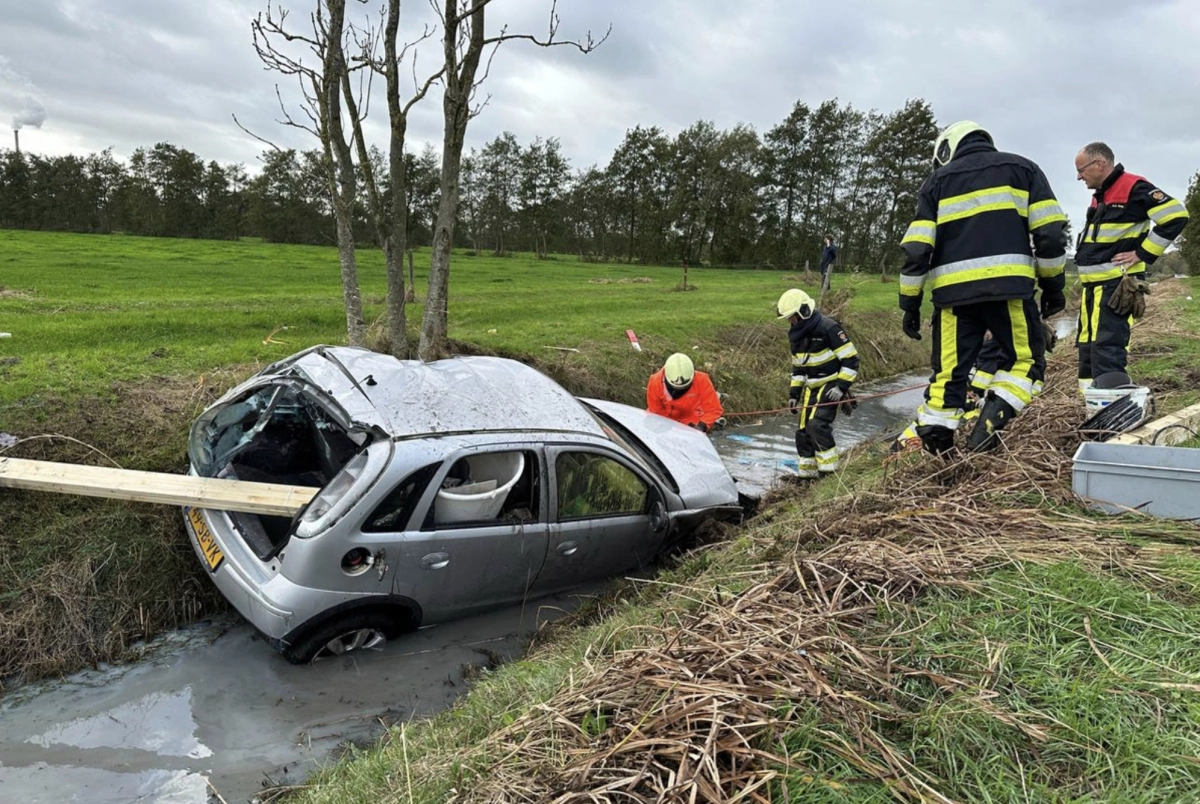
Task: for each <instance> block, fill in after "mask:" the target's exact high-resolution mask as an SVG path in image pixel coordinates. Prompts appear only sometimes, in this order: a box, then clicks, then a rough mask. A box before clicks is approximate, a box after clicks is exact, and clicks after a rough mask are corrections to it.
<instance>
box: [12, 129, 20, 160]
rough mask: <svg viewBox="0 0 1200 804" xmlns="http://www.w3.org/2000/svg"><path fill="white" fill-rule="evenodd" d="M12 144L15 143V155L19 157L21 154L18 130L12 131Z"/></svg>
mask: <svg viewBox="0 0 1200 804" xmlns="http://www.w3.org/2000/svg"><path fill="white" fill-rule="evenodd" d="M13 142H14V143H16V146H17V155H18V156H19V155H20V154H21V130H20V129H19V128H14V129H13Z"/></svg>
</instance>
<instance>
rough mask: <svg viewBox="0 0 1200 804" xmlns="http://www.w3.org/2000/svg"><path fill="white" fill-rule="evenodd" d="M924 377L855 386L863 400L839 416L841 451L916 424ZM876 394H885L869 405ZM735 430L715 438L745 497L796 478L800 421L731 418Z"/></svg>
mask: <svg viewBox="0 0 1200 804" xmlns="http://www.w3.org/2000/svg"><path fill="white" fill-rule="evenodd" d="M928 379H929V377H928V375H926V374H904V375H899V376H896V377H892V378H891V379H888V380H882V381H880V382H877V383H869V384H865V385H862V386H855V389H854V392H855V394H856V395H857V396H859V397H860V400H859V403H858V409H857V410H855V411H854V414H853V415H851V416H846V415H844V414H839V415H838V417H837V419H836V420H834V424H833V435H834V438H835V439H836V440H837V444H838V448H839V449H842V450H844V449H846V448H847V447H851V446H854V445H855V444H860V443H862V442H864V441H867V440H870V439H872V438H884V437H886V436H888V435H891V434H893V433H896V432H898V431H899V430H900V429H901V428H903V427H904V425H906V424H908V422H909V421H911V420H912V417H913V414H914V413H916V410H917V406H918V405H920V404H921V400H922V399H923V398H924V389H925V383H926V382H928ZM872 394H886V395H885V396H878V397H874V398H871V399H866V398H862V397H868V396H870V395H872ZM729 420H730V422H731V426H730V427H727V428H726V429H725V430H723V431H718V432H716V433H714V434H713V444H714V445H715V446H716V448H717V452H718V453H719V454H720V456H721V458H722V460H724V462H725V466H726V467H727V468H728V469H729V473H730V474H731V475H733V477H734V479H735V480H737V484H738V488H739V489H740V490H741V491H742V492H743V493H745V494H749V495H751V496H759V495H761V494H762V493H763V492H765V491H766V490H768V489H770V488H771V487H772V486H774V485H776V484H777V483H778V481H779V478H780V477H781V476H782V475H784V474H795V473H796V417H795V416H794V415H789V414H779V415H774V416H764V417H759V418H749V419H748V420H747V419H740V418H739V417H737V416H736V415H734V416H730V417H729Z"/></svg>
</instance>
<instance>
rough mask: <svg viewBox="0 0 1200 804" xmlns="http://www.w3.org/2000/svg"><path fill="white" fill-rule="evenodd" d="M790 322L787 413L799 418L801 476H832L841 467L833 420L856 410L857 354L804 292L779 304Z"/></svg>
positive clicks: (781, 313)
mask: <svg viewBox="0 0 1200 804" xmlns="http://www.w3.org/2000/svg"><path fill="white" fill-rule="evenodd" d="M775 312H776V313H777V314H778V315H779V317H780V318H781V319H784V318H785V319H787V321H788V323H789V324H790V325H791V328H790V329H789V330H788V342H789V344H790V346H791V354H792V380H791V385H790V387H789V388H788V409H789V410H790V411H792V412H793V413H797V414H798V415H799V419H798V421H797V425H796V454H797V455H798V458H797V463H796V476H797V477H800V478H805V479H813V478H818V477H820V476H822V475H827V474H829V473H830V472H833V471H835V470H836V469H837V468H838V453H837V444H836V443H835V442H834V440H833V420H834V418H835V417H836V416H837V411H838V408H839V407H846V409H847V410H848V411H849V410H851V409H852V406H853V404H854V403H853V401H852V399H853V397H852V396H851V394H850V386H851V385H853V384H854V380H855V379H857V378H858V350H857V349H855V348H854V344H853V343H852V342H851V341H850V338H849V336H847V335H846V330H844V329H842V325H841V324H839V323H838V322H837V321H834V320H833V319H832V318H830V317H829V316H823V315H821V314H820V313H819V312H817V305H816V303H815V302H814V301H813V300H812V297H811V296H809V295H808V294H807V293H805V292H804V291H803V290H797V289H795V288H793V289H792V290H788V291H784V294H783V295H782V296H780V297H779V301H778V302H777V303H776V305H775Z"/></svg>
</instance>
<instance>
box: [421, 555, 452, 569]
mask: <svg viewBox="0 0 1200 804" xmlns="http://www.w3.org/2000/svg"><path fill="white" fill-rule="evenodd" d="M449 563H450V554H449V553H430V554H429V555H427V556H425V557H424V558H422V559H421V569H428V570H435V569H443V568H444V567H446V566H447V565H448V564H449Z"/></svg>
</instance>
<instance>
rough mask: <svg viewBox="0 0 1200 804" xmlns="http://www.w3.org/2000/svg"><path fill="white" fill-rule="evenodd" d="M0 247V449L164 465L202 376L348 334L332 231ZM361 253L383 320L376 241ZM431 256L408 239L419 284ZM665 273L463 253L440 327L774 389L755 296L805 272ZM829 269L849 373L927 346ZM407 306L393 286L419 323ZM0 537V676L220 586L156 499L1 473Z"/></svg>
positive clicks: (582, 380) (47, 240) (764, 305)
mask: <svg viewBox="0 0 1200 804" xmlns="http://www.w3.org/2000/svg"><path fill="white" fill-rule="evenodd" d="M0 255H2V256H0V331H5V332H10V333H12V337H11V338H5V339H0V433H8V434H12V435H14V436H17V437H19V438H20V439H22V441H21V443H19V444H18V445H17V446H15V447H12V448H7V449H6V448H4V447H3V446H2V445H0V454H2V455H8V456H11V457H22V458H34V459H40V460H55V461H65V462H80V463H90V464H97V465H119V466H121V467H124V468H129V469H143V470H149V471H167V472H179V471H182V470H183V469H184V468H185V462H184V450H185V444H186V436H187V431H188V427H189V425H190V424H191V422H192V419H193V418H194V417H195V415H196V414H197V413H198V412H199V411H200V410H202V409H203V408H204V406H205V405H207V404H208V403H209V402H211V401H212V400H213V399H214V398H215V397H216V396H218V395H219V394H220V393H222V392H223V391H224V390H225V389H227V388H228V387H229V386H231V385H233V384H235V383H236V382H238V381H240V380H242V379H244V378H245V377H246V376H248V375H249V374H251V373H252V372H253V371H255V370H257V369H258V368H261V367H262V366H264V365H266V364H268V363H270V362H273V361H275V360H278V359H280V358H282V357H285V356H287V355H289V354H292V353H294V352H297V351H299V350H301V349H303V348H306V347H308V346H311V345H314V344H319V343H343V342H344V341H345V313H344V310H343V308H342V302H341V298H342V297H341V287H340V284H339V274H338V269H337V257H336V252H335V251H334V249H332V248H315V247H303V246H274V245H268V244H262V243H220V242H206V241H187V240H167V239H150V238H134V237H120V236H115V237H103V236H83V235H64V234H48V233H36V232H13V231H0ZM359 260H360V262H359V272H360V274H359V275H360V284H361V288H362V294H363V298H364V300H365V308H366V316H367V319H368V321H369V322H371V323H372V336H373V337H376V338H378V337H379V335H380V333H381V332H382V331H383V329H384V328H383V327H382V326H381V325H380V321H379V316H380V315H381V313H382V305H383V299H384V296H385V292H386V289H385V278H384V270H383V264H382V258H381V255H380V253H379V252H378V251H372V250H364V251H361V252H360V253H359ZM427 271H428V254H427V253H419V254H418V255H417V258H416V272H417V297H418V298H422V297H423V294H424V290H425V281H426V277H427ZM814 278H815V277H814ZM681 279H682V272H681V270H680V269H678V268H658V267H649V266H622V265H595V264H584V263H581V262H579V261H577V260H574V259H572V258H565V257H564V258H561V259H557V260H543V261H538V260H535V259H532V258H530V257H521V256H518V257H509V258H494V257H486V256H475V257H472V256H468V255H466V254H457V255H456V256H455V261H454V265H453V268H452V275H451V284H450V294H451V296H450V322H449V323H450V336H451V338H453V339H454V341H455V345H456V348H457V349H458V350H459V351H462V352H483V353H492V354H502V355H507V356H511V357H516V358H519V359H521V360H524V361H525V362H529V363H532V364H534V365H537V366H539V367H541V368H542V369H544V370H546V371H547V372H548V373H550V374H551V375H552V376H554V377H555V378H557V379H558V380H559V381H560V382H562V383H563V384H564V385H565V386H566V387H568V388H569V389H570V390H572V391H573V392H575V393H577V394H580V395H590V396H599V397H605V398H610V399H617V400H620V401H624V402H628V403H631V404H635V405H640V404H642V403H643V401H644V398H645V397H644V388H645V381H646V378H647V377H648V376H649V374H650V373H651V372H652V371H654V370H655V369H657V368H658V367H659V366H661V364H662V361H663V360H664V359H665V358H666V356H667V355H668V354H670V353H671V352H674V351H685V352H687V353H689V354H690V355H692V356H693V358H694V359H695V361H696V363H697V365H698V366H701V367H704V368H706V369H707V370H709V371H710V372H711V373H712V374H713V375H714V377H715V380H716V383H717V386H718V388H719V389H720V390H722V391H724V392H726V393H727V394H728V395H729V396H728V399H727V401H726V404H727V407H728V409H729V410H731V411H746V410H756V409H764V408H776V407H779V406H780V404H781V402H782V401H783V399H784V398H785V396H784V394H785V390H784V389H785V388H786V379H785V377H786V373H787V357H786V348H787V347H786V335H785V329H786V328H785V326H784V325H783V324H782V322H778V321H776V320H774V316H773V314H772V313H771V310H772V308H773V305H774V302H775V300H776V299H777V298H778V297H779V295H780V293H782V291H783V290H785V289H786V288H788V287H791V286H794V285H797V284H799V285H802V286H807V287H810V288H811V284H809V285H806V284H805V277H803V276H802V275H801V276H794V275H792V276H789V275H787V274H781V273H778V272H765V271H724V270H706V269H691V271H690V272H689V275H688V282H689V285H691V286H693V288H694V289H691V290H687V291H680V290H677V289H676V288H677V286H678V285H679V283H680V280H681ZM834 286H835V288H836V292H835V296H834V297H832V298H831V299H830V300H829V301H830V304H831V305H832V306H835V309H836V310H837V312H838V316H839V317H840V318H841V320H842V321H843V323H844V324H845V325H846V327H847V328H848V329H849V331H850V333H851V335H852V336H853V337H854V338H855V339H856V340H857V341H858V342H859V347H860V350H861V352H862V355H863V361H864V366H863V376H864V377H867V378H869V377H872V376H874V377H879V376H884V375H887V374H891V373H893V372H895V371H899V370H903V369H907V368H912V367H914V366H916V365H919V364H922V363H924V361H925V360H926V359H927V358H926V357H925V347H924V346H923V345H917V344H914V343H912V342H910V341H908V340H907V339H904V338H903V337H901V336H899V334H898V333H899V314H898V313H897V312H896V311H895V293H896V285H895V283H894V282H892V283H881V282H880V281H879V280H878V278H876V277H870V278H867V277H863V278H857V277H848V276H843V275H838V276H836V277H835V278H834ZM421 313H422V307H421V305H420V304H419V303H418V304H413V305H410V306H409V309H408V321H409V324H410V330H411V337H412V340H413V342H414V343H415V339H416V331H417V330H416V328H417V326H418V325H419V322H420V317H421ZM626 329H633V330H634V331H635V332H636V333H637V335H638V337H639V339H640V341H641V345H642V348H643V351H642V352H640V353H638V352H635V351H633V350H632V349H631V347H630V345H629V342H628V341H627V340H626V337H625V330H626ZM554 347H561V348H554ZM570 350H578V351H570ZM0 551H2V552H3V554H4V557H5V560H4V561H3V562H0V646H2V647H4V648H5V649H4V650H0V691H2V689H3V681H2V680H3V679H6V678H8V679H11V677H12V676H14V675H17V676H24V677H35V676H42V675H53V674H55V673H61V672H66V671H70V670H73V669H76V668H78V667H81V666H85V665H88V664H92V663H95V662H100V661H113V660H117V659H119V658H120V657H121V656H122V655H123V652H124V650H125V648H126V647H127V646H128V644H129V643H130V642H131V641H132V640H134V639H137V638H139V637H142V636H147V635H153V634H155V633H157V632H159V631H161V630H163V629H166V628H171V627H174V626H177V625H179V624H181V623H185V622H188V621H190V620H192V619H194V618H196V617H198V616H202V615H203V614H205V613H207V612H210V611H213V610H214V609H219V608H222V607H223V606H224V602H223V600H222V599H221V598H220V596H219V594H218V593H217V592H216V591H215V589H214V588H213V586H212V584H211V583H210V582H209V581H208V579H207V578H205V577H203V575H202V574H201V573H200V571H199V568H198V565H197V562H196V561H195V559H194V557H193V556H192V554H191V551H190V548H189V547H188V545H187V542H186V539H185V538H184V535H183V531H182V525H181V520H180V517H179V515H178V511H176V510H174V509H172V508H170V507H166V506H142V505H133V504H127V503H121V502H115V501H104V500H96V499H91V498H79V497H69V496H64V495H52V494H41V493H21V492H15V491H10V490H0Z"/></svg>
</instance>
